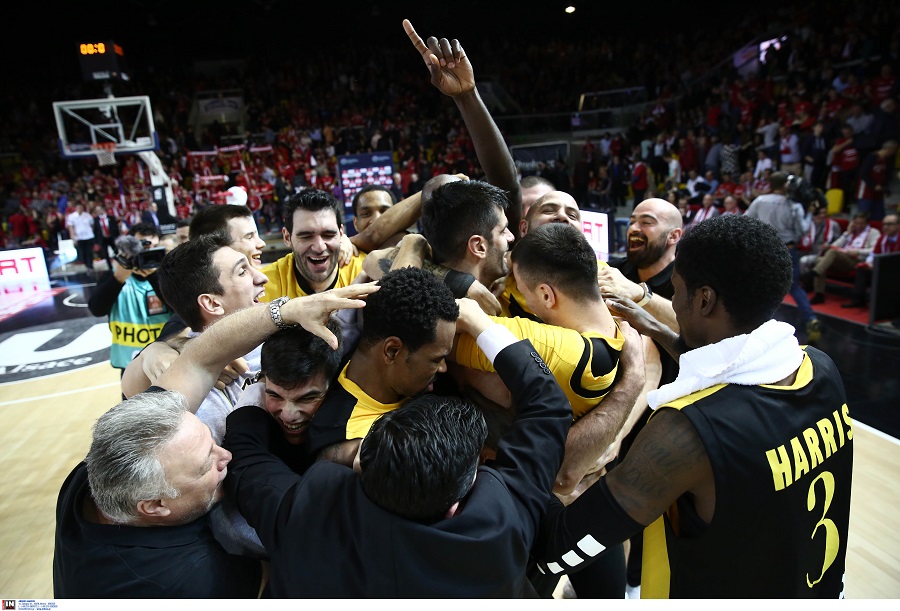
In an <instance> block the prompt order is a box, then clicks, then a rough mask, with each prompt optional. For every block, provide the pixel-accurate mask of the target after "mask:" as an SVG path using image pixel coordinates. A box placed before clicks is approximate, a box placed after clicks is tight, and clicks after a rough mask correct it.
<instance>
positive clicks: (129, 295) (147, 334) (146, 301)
mask: <svg viewBox="0 0 900 611" xmlns="http://www.w3.org/2000/svg"><path fill="white" fill-rule="evenodd" d="M171 315H172V311H171V310H169V308H168V307H167V306H166V304H165V303H164V302H163V300H162V298H161V297H160V296H159V295H157V294H156V291H155V290H153V286H152V285H151V284H150V281H149V280H146V279H144V278H140V277H137V276H130V277H129V278H128V280H126V281H125V284H124V286H122V291H121V292H120V293H119V297H118V299H116V303H115V305H114V306H113V308H112V311H111V312H110V313H109V330H110V331H111V332H112V347H111V348H110V351H109V360H110V363H111V364H112V366H113V367H117V368H119V369H124V368H125V367H127V366H128V363H130V362H131V359H133V358H134V356H135V355H136V354H137V353H138V352H140V351H141V349H143V347H144V346H146V345H147V344H149V343H151V342H153V341H154V340H156V338H157V337H159V334H160V332H161V331H162V328H163V325H165V324H166V321H167V320H169V317H170V316H171Z"/></svg>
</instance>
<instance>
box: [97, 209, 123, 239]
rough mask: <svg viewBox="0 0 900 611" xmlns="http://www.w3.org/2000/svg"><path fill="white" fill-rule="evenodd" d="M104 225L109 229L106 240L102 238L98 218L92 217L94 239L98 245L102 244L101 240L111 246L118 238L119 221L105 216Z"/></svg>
mask: <svg viewBox="0 0 900 611" xmlns="http://www.w3.org/2000/svg"><path fill="white" fill-rule="evenodd" d="M106 223H107V226H108V227H109V237H108V238H104V237H103V229H102V228H101V227H100V217H97V216H95V217H94V237H95V238H96V239H97V241H98V242H100V243H102V242H101V240H106V241H107V242H108V243H110V244H112V243H114V242H115V241H116V238H117V237H119V221H117V220H116V219H114V218H113V217H111V216H107V217H106Z"/></svg>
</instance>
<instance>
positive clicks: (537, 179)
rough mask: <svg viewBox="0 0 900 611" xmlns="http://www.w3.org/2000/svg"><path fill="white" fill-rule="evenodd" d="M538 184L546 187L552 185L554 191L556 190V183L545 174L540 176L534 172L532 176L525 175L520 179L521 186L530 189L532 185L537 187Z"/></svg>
mask: <svg viewBox="0 0 900 611" xmlns="http://www.w3.org/2000/svg"><path fill="white" fill-rule="evenodd" d="M538 185H544V186H546V187H550V188H551V189H553V190H554V191H556V185H554V184H553V183H552V182H550V181H549V180H548V179H546V178H544V177H543V176H538V175H537V174H532V175H531V176H524V177H522V180H520V181H519V186H520V187H521V188H523V189H528V188H531V187H536V186H538Z"/></svg>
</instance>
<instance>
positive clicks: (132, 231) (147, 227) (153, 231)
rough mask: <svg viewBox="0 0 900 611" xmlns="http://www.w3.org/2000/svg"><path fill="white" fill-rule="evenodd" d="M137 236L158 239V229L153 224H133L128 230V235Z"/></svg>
mask: <svg viewBox="0 0 900 611" xmlns="http://www.w3.org/2000/svg"><path fill="white" fill-rule="evenodd" d="M137 234H141V235H151V236H156V237H159V228H158V227H157V226H156V225H154V224H153V223H143V222H141V223H135V224H134V225H132V226H131V227H129V228H128V235H130V236H136V235H137Z"/></svg>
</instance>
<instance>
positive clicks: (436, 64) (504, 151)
mask: <svg viewBox="0 0 900 611" xmlns="http://www.w3.org/2000/svg"><path fill="white" fill-rule="evenodd" d="M403 29H404V30H405V31H406V34H407V35H408V36H409V39H410V41H412V43H413V46H414V47H415V48H416V51H418V52H419V54H420V55H421V56H422V60H423V61H424V62H425V65H426V66H427V67H428V71H429V73H430V74H431V84H432V85H434V86H435V87H437V89H438V91H440V92H441V93H443V94H444V95H447V96H450V97H451V98H453V101H454V103H456V107H457V108H458V109H459V112H460V115H462V118H463V121H464V122H465V124H466V129H468V131H469V135H470V136H471V137H472V144H473V145H474V146H475V155H476V156H477V157H478V162H479V163H480V164H481V167H482V169H483V170H484V175H485V177H486V178H487V181H488V182H489V183H491V184H492V185H494V186H495V187H499V188H501V189H503V190H504V191H506V192H507V193H508V198H509V208H507V210H506V218H507V220H508V221H509V229H510V231H512V232H513V236H515V237H516V238H519V237H521V235H520V234H519V221H521V220H522V189H521V187H520V186H519V179H518V174H517V172H516V164H515V162H514V161H513V158H512V155H511V154H510V152H509V148H508V147H507V146H506V142H505V141H504V140H503V135H502V134H501V133H500V130H499V129H498V128H497V124H496V123H494V120H493V118H491V113H490V112H489V111H488V109H487V106H485V105H484V101H483V100H482V99H481V96H480V95H479V94H478V89H477V88H476V87H475V74H474V71H473V70H472V64H471V63H470V62H469V58H468V57H466V53H465V51H464V50H463V48H462V45H460V44H459V41H458V40H456V39H455V38H454V39H453V40H449V41H448V40H447V39H446V38H442V39H440V40H438V39H437V38H435V37H434V36H431V37H429V38H428V43H427V44H426V43H425V42H423V41H422V39H421V38H420V37H419V35H418V34H417V33H416V30H415V28H413V25H412V23H410V21H409V19H404V20H403Z"/></svg>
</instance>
